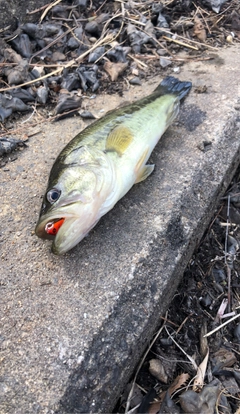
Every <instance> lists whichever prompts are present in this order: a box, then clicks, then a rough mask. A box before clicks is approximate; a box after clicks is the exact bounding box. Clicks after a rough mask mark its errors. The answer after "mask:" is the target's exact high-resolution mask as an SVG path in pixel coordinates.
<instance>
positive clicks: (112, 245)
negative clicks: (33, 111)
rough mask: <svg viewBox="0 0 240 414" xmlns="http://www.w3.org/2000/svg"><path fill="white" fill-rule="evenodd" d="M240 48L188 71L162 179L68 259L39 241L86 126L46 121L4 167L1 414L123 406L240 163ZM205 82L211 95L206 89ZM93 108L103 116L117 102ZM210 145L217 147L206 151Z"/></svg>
mask: <svg viewBox="0 0 240 414" xmlns="http://www.w3.org/2000/svg"><path fill="white" fill-rule="evenodd" d="M239 52H240V48H239V46H235V47H231V48H229V49H224V50H222V51H221V52H219V57H220V59H219V58H218V59H215V60H212V61H209V62H206V61H203V62H192V63H189V64H188V65H187V66H186V65H185V67H184V68H181V73H180V75H179V77H180V78H181V79H182V80H190V81H192V82H193V89H192V92H191V95H190V96H189V97H188V98H187V100H186V102H185V104H184V108H183V111H182V113H181V116H180V121H178V122H177V123H175V124H174V125H173V126H172V127H171V128H170V129H169V131H168V132H167V133H166V134H165V135H164V137H163V138H162V140H161V141H160V143H159V145H158V146H157V148H156V150H155V151H154V153H153V154H152V157H151V161H152V162H153V163H155V164H156V169H155V172H154V174H153V175H152V176H151V177H149V178H148V180H146V181H145V182H142V183H140V184H138V185H136V186H135V187H134V188H133V189H132V190H131V191H130V192H129V193H128V194H127V195H126V196H125V197H124V199H122V200H121V201H120V202H119V203H118V205H117V206H116V207H115V208H114V209H113V210H112V211H111V212H110V213H108V214H107V215H106V216H105V217H103V219H102V220H101V221H100V222H99V224H98V226H97V227H95V229H94V230H93V231H92V232H91V233H90V235H89V236H88V237H87V238H86V239H85V240H83V241H82V242H81V243H80V244H79V245H78V246H77V247H76V248H75V249H74V250H73V251H71V252H70V253H68V254H66V255H65V256H63V257H56V256H54V255H52V254H51V252H50V244H49V242H47V241H42V240H39V239H37V238H36V236H35V235H34V226H35V223H36V220H37V216H38V211H39V208H40V204H41V200H40V195H41V194H43V192H44V190H45V186H46V181H47V177H48V173H49V170H50V166H51V164H52V162H53V160H54V158H55V156H56V155H57V153H58V152H59V151H60V150H61V148H62V147H63V145H64V144H65V143H66V142H68V141H69V139H70V138H71V137H73V136H74V135H75V134H76V133H77V132H78V131H79V130H80V129H81V128H82V127H83V124H84V122H83V121H81V120H80V119H79V118H74V119H69V120H63V121H61V122H59V123H56V124H53V125H49V124H46V125H44V126H43V128H42V133H41V134H39V135H36V136H35V137H32V138H31V139H30V142H29V146H28V148H27V149H26V150H24V151H23V152H22V153H21V154H20V155H19V157H18V159H17V160H16V161H15V162H12V163H9V164H8V165H7V166H6V168H4V169H2V170H0V175H1V180H0V181H1V182H0V196H1V221H0V223H1V224H0V225H1V239H0V240H1V244H0V246H1V268H0V272H1V323H2V328H1V339H2V350H1V385H0V387H1V388H0V390H1V394H0V398H1V402H0V412H2V413H14V414H16V413H18V414H27V413H86V412H87V413H90V412H99V413H103V412H110V411H111V410H112V408H113V406H114V404H115V402H116V400H117V398H118V395H119V392H120V391H121V389H122V387H123V386H124V383H125V381H126V380H127V379H128V377H129V375H130V374H131V373H132V370H133V368H134V366H135V365H136V363H137V362H138V359H139V357H140V355H141V354H142V352H143V350H144V349H145V347H146V345H147V343H148V341H149V339H150V337H151V335H152V333H153V332H154V330H155V329H156V326H157V325H158V323H159V317H160V315H161V314H162V313H163V312H164V311H165V310H166V307H167V306H168V305H169V302H170V300H171V297H172V295H173V294H174V292H175V290H176V288H177V285H178V282H179V280H180V278H181V275H182V273H183V270H184V268H185V266H186V264H187V262H188V260H189V258H190V257H191V254H192V252H193V249H194V247H195V245H196V243H197V242H198V241H199V240H200V238H201V236H202V234H203V231H204V229H205V228H206V225H207V223H208V222H209V219H210V217H211V215H212V213H213V210H214V208H215V206H216V205H217V203H218V200H219V197H220V196H221V195H222V194H223V192H224V191H225V189H226V187H227V186H228V184H229V182H230V180H231V178H232V176H233V174H234V172H235V170H236V167H237V166H238V164H239V161H240V134H239V126H240V112H239V109H238V110H237V108H239V104H238V106H237V105H236V104H237V99H239V95H240V93H239V92H240V91H239V79H240V53H239ZM159 81H160V79H159V78H154V79H152V81H151V82H148V83H146V84H144V85H143V87H142V88H140V87H138V88H131V89H130V90H129V91H128V92H126V93H125V95H124V97H123V98H122V100H129V99H135V98H137V97H140V96H143V95H146V94H147V93H149V92H151V91H152V90H153V89H154V87H155V86H156V84H158V83H159ZM204 85H206V87H207V92H206V93H201V94H200V93H197V92H196V91H195V90H196V88H197V87H199V86H204ZM89 105H91V106H89V109H91V110H92V111H93V112H95V113H96V114H98V115H101V114H102V112H101V109H103V108H104V109H105V110H106V108H108V109H109V108H110V107H112V108H114V107H115V106H116V97H108V96H100V97H98V98H97V99H96V101H89ZM235 108H236V109H235ZM197 124H198V126H197ZM184 125H185V126H184ZM203 141H211V148H210V150H209V151H207V152H203V151H201V149H199V148H201V147H204V143H203Z"/></svg>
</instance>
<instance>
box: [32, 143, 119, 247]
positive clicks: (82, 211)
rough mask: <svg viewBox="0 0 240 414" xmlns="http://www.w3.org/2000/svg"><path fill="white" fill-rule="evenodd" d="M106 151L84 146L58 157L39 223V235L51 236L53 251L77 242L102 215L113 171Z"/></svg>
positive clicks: (51, 174)
mask: <svg viewBox="0 0 240 414" xmlns="http://www.w3.org/2000/svg"><path fill="white" fill-rule="evenodd" d="M111 167H112V166H111V165H110V164H109V161H108V159H107V157H106V156H105V154H104V152H100V151H96V150H92V149H91V150H90V149H89V148H88V147H81V148H80V149H78V151H77V150H75V152H74V154H72V153H71V152H70V154H67V156H66V154H63V155H61V154H60V156H59V157H58V158H57V160H56V161H55V163H54V165H53V167H52V170H51V173H50V177H49V182H48V187H47V190H46V193H45V195H44V198H43V203H42V207H41V211H40V215H39V220H38V223H37V225H36V229H35V232H36V235H37V236H38V237H41V238H43V239H52V240H53V244H52V252H53V253H55V254H63V253H65V252H67V251H68V250H70V249H72V248H73V247H74V246H76V244H78V243H79V242H80V241H81V240H82V239H83V238H84V237H85V236H86V235H87V234H88V232H89V231H90V230H91V229H92V228H93V227H94V226H95V224H96V223H97V221H98V220H99V218H100V217H101V216H102V208H103V206H104V205H105V204H106V200H107V199H108V197H109V194H111V192H112V185H113V174H112V171H111Z"/></svg>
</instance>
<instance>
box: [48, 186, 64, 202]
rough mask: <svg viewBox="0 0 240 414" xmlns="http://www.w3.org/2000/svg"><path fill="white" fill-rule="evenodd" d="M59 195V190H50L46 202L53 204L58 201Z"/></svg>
mask: <svg viewBox="0 0 240 414" xmlns="http://www.w3.org/2000/svg"><path fill="white" fill-rule="evenodd" d="M60 195H61V191H60V190H58V189H57V188H52V189H51V190H49V191H48V192H47V200H48V201H49V203H51V204H53V203H55V202H56V201H57V200H58V199H59V197H60Z"/></svg>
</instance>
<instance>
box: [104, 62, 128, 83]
mask: <svg viewBox="0 0 240 414" xmlns="http://www.w3.org/2000/svg"><path fill="white" fill-rule="evenodd" d="M127 67H128V64H127V63H122V62H118V63H114V62H106V63H105V64H104V66H103V68H104V70H105V71H106V72H107V73H108V75H109V76H110V78H111V81H112V82H114V81H116V80H117V78H118V76H119V75H121V74H122V73H123V72H124V71H125V69H126V68H127Z"/></svg>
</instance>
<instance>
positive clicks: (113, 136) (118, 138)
mask: <svg viewBox="0 0 240 414" xmlns="http://www.w3.org/2000/svg"><path fill="white" fill-rule="evenodd" d="M132 141H133V135H132V133H131V131H130V129H129V128H127V127H126V126H124V125H119V126H117V127H115V128H114V129H113V130H112V131H111V132H110V134H109V135H108V137H107V142H106V151H116V152H117V153H118V155H120V156H121V155H122V154H123V153H124V152H125V151H126V149H127V148H128V147H129V145H130V144H131V142H132Z"/></svg>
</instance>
